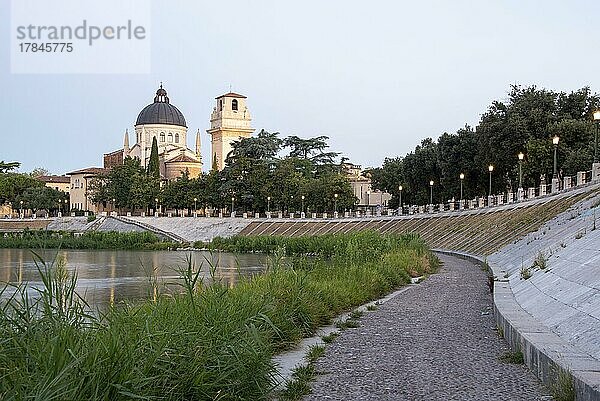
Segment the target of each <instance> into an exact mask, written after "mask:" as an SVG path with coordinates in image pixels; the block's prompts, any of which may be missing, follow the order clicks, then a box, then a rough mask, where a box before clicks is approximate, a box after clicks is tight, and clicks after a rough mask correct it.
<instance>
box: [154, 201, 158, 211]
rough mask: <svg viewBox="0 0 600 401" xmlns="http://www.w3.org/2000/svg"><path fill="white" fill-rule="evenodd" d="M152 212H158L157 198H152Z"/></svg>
mask: <svg viewBox="0 0 600 401" xmlns="http://www.w3.org/2000/svg"><path fill="white" fill-rule="evenodd" d="M154 213H155V214H156V213H158V198H154Z"/></svg>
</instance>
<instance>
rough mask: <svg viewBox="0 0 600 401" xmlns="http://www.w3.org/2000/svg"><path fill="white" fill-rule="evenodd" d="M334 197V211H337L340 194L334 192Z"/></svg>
mask: <svg viewBox="0 0 600 401" xmlns="http://www.w3.org/2000/svg"><path fill="white" fill-rule="evenodd" d="M333 198H334V204H335V206H334V210H333V211H334V212H335V213H337V198H338V194H333Z"/></svg>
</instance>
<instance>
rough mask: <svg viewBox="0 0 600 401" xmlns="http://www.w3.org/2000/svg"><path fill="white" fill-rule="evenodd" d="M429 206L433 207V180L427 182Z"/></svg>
mask: <svg viewBox="0 0 600 401" xmlns="http://www.w3.org/2000/svg"><path fill="white" fill-rule="evenodd" d="M429 204H430V205H433V180H430V181H429Z"/></svg>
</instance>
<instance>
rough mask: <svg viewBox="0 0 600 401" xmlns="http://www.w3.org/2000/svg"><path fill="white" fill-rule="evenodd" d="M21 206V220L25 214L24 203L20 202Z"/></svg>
mask: <svg viewBox="0 0 600 401" xmlns="http://www.w3.org/2000/svg"><path fill="white" fill-rule="evenodd" d="M19 204H20V205H21V218H24V217H25V214H24V213H23V201H21V202H19Z"/></svg>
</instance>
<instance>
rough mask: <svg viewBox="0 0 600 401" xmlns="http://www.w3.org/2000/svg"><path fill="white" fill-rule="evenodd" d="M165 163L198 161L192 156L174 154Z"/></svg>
mask: <svg viewBox="0 0 600 401" xmlns="http://www.w3.org/2000/svg"><path fill="white" fill-rule="evenodd" d="M165 163H200V162H199V161H198V160H196V159H194V158H193V157H189V156H188V155H184V154H181V155H179V156H175V157H174V158H172V159H171V160H167V161H166V162H165Z"/></svg>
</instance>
